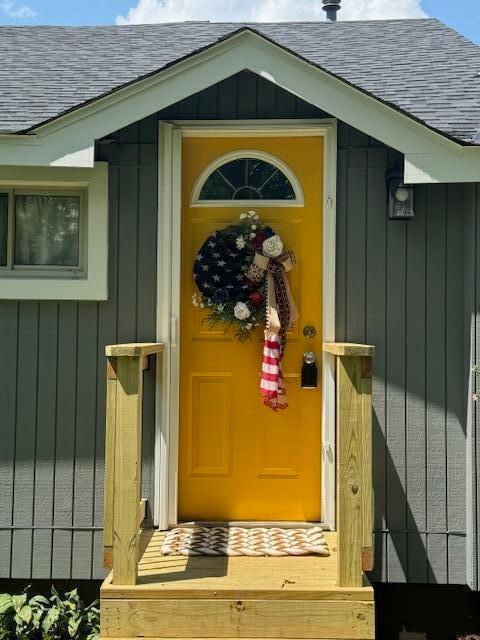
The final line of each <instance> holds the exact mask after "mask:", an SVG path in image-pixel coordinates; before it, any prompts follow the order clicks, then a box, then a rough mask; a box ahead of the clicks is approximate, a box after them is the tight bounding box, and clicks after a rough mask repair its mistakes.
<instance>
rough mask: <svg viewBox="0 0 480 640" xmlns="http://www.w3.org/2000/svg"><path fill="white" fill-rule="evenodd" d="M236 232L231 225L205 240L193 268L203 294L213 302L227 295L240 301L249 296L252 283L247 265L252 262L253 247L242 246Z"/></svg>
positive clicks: (224, 298) (223, 298)
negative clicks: (250, 249) (250, 283)
mask: <svg viewBox="0 0 480 640" xmlns="http://www.w3.org/2000/svg"><path fill="white" fill-rule="evenodd" d="M236 240H237V235H236V233H232V232H230V233H229V228H228V227H227V228H226V229H224V230H222V231H221V232H219V231H215V233H213V234H212V235H210V236H209V237H208V238H207V239H206V240H205V242H204V243H203V245H202V247H201V248H200V251H199V252H198V254H197V256H196V258H195V263H194V267H193V277H194V279H195V283H196V285H197V287H198V290H199V291H200V293H201V294H202V295H203V296H205V297H206V298H210V299H211V300H212V301H213V302H223V301H225V300H226V299H227V298H230V299H231V298H235V299H237V300H238V301H245V300H247V299H248V294H249V289H250V287H249V285H248V283H247V279H246V277H245V268H246V267H247V266H248V263H249V254H250V252H249V250H248V249H247V248H244V249H238V248H237V245H236Z"/></svg>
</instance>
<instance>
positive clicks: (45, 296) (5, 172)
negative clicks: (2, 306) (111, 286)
mask: <svg viewBox="0 0 480 640" xmlns="http://www.w3.org/2000/svg"><path fill="white" fill-rule="evenodd" d="M0 193H9V210H10V215H9V225H10V226H11V225H12V224H13V220H12V218H13V217H14V215H15V212H14V206H15V205H14V201H13V196H14V194H16V195H22V194H29V195H35V194H51V195H80V197H81V202H80V208H81V213H80V237H79V242H80V246H79V258H80V260H79V262H80V264H79V266H78V267H71V266H65V267H62V266H44V265H38V266H36V265H31V266H30V265H15V266H14V265H13V263H12V261H13V256H12V255H10V262H9V266H8V267H4V266H2V267H0V300H107V297H108V290H107V271H108V268H107V260H108V164H107V163H106V162H97V163H95V166H94V167H93V168H77V169H73V168H66V167H0ZM12 236H13V229H12V228H9V244H10V246H8V247H7V250H8V251H10V253H11V252H12V250H13V243H14V238H13V237H12Z"/></svg>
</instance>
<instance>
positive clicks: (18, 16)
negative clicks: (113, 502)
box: [0, 0, 480, 45]
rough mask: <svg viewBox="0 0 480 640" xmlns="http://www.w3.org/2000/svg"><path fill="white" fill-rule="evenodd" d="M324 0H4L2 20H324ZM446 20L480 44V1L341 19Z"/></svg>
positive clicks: (404, 6) (382, 1)
mask: <svg viewBox="0 0 480 640" xmlns="http://www.w3.org/2000/svg"><path fill="white" fill-rule="evenodd" d="M321 5H322V3H321V0H80V1H79V2H73V1H70V2H69V1H68V0H67V1H65V0H0V24H70V25H87V24H88V25H94V24H128V23H139V22H172V21H176V20H228V21H257V20H258V21H269V22H276V21H283V20H292V19H293V20H322V19H324V13H323V11H322V10H321ZM426 16H431V17H435V18H438V19H439V20H442V21H443V22H445V23H446V24H448V25H450V26H451V27H453V28H454V29H456V30H457V31H459V32H460V33H463V34H464V35H465V36H467V37H468V38H470V39H471V40H473V41H474V42H477V43H478V44H479V45H480V0H342V10H341V12H340V14H339V19H341V20H361V19H384V18H419V17H426Z"/></svg>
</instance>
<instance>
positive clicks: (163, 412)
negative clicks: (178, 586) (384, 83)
mask: <svg viewBox="0 0 480 640" xmlns="http://www.w3.org/2000/svg"><path fill="white" fill-rule="evenodd" d="M318 135H320V136H322V137H323V139H324V161H323V171H324V173H323V193H324V199H323V341H324V342H335V237H336V234H335V226H336V185H337V173H336V171H337V121H336V120H335V119H333V118H325V119H312V120H300V119H299V120H274V121H272V120H255V121H251V120H250V121H241V120H234V121H229V120H220V121H218V120H217V121H216V120H208V121H200V120H198V121H173V122H171V123H167V122H160V123H159V146H158V159H159V162H158V171H159V173H158V178H159V179H158V244H157V252H158V253H157V341H158V342H163V343H164V344H165V351H164V353H163V358H162V370H161V372H160V375H157V383H156V417H155V502H154V504H155V509H154V522H155V524H156V525H158V526H159V528H160V529H168V528H170V527H172V526H175V525H176V524H177V499H178V496H177V489H178V486H177V482H178V444H179V443H178V440H179V431H178V430H179V408H180V388H179V374H180V349H179V345H180V335H179V314H180V256H181V226H180V225H181V207H182V139H183V138H184V137H207V138H211V137H222V138H225V137H232V138H234V137H236V136H238V137H279V138H286V137H290V136H292V137H299V136H302V137H303V136H306V137H308V136H318ZM234 202H236V203H237V204H236V206H237V207H238V206H239V203H241V204H242V206H244V201H238V200H236V201H234ZM255 202H256V203H258V201H255ZM322 364H323V366H322V417H321V423H322V424H321V426H322V449H323V450H322V470H321V478H319V482H321V487H322V513H321V520H322V522H323V523H324V524H325V525H327V526H328V527H329V528H330V529H332V530H334V529H335V525H336V522H335V509H336V491H335V485H336V471H335V445H336V438H335V436H336V434H335V358H334V356H332V355H331V354H328V353H325V352H324V353H323V355H322Z"/></svg>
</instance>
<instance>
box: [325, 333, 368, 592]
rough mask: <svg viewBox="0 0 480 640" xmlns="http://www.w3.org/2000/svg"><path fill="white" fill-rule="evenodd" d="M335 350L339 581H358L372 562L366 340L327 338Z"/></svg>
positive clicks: (350, 584)
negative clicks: (330, 339)
mask: <svg viewBox="0 0 480 640" xmlns="http://www.w3.org/2000/svg"><path fill="white" fill-rule="evenodd" d="M324 350H325V351H327V352H329V353H332V354H333V355H335V356H336V387H337V393H336V396H337V400H336V422H337V446H336V451H337V532H338V533H337V535H338V541H337V547H338V553H337V558H338V585H339V586H341V587H361V586H362V584H363V571H364V570H367V569H371V568H372V567H371V565H372V552H371V547H372V439H371V438H372V436H371V431H372V414H371V402H372V381H371V377H372V356H373V354H374V352H375V349H374V347H372V346H370V345H356V344H349V343H327V344H325V345H324Z"/></svg>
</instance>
